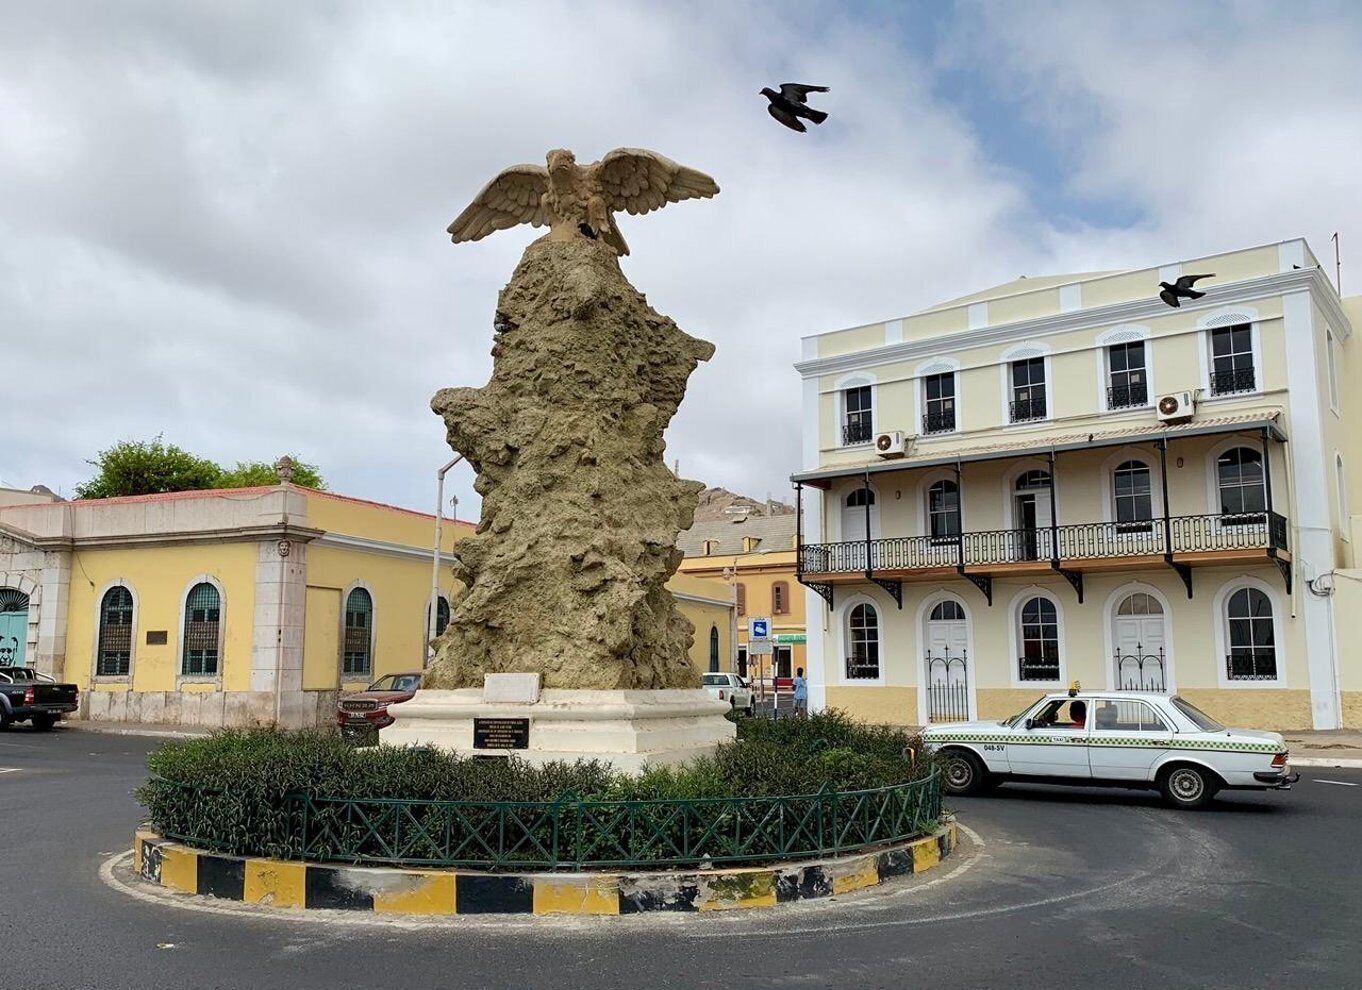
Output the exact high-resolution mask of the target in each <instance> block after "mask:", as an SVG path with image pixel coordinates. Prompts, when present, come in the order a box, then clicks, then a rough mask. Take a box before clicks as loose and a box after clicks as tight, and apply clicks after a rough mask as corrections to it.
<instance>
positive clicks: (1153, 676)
mask: <svg viewBox="0 0 1362 990" xmlns="http://www.w3.org/2000/svg"><path fill="white" fill-rule="evenodd" d="M1163 672H1164V666H1163V650H1162V649H1160V650H1159V652H1158V653H1148V654H1136V653H1121V652H1120V651H1119V650H1118V651H1117V652H1116V690H1118V691H1166V690H1167V681H1166V680H1165V679H1164V676H1163Z"/></svg>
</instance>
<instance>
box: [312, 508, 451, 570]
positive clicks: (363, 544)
mask: <svg viewBox="0 0 1362 990" xmlns="http://www.w3.org/2000/svg"><path fill="white" fill-rule="evenodd" d="M431 518H432V519H434V518H435V517H434V516H431ZM315 542H316V543H317V544H318V545H319V546H324V547H338V548H341V549H345V550H358V551H359V552H361V553H376V554H382V555H384V556H387V557H406V558H408V559H411V558H416V559H420V560H431V559H432V558H433V557H434V556H435V551H434V550H433V549H431V548H429V547H424V548H423V547H410V546H407V545H405V544H402V543H389V542H388V541H387V540H370V539H367V538H366V537H363V536H351V535H349V534H348V533H322V534H321V535H320V536H319V537H317V539H316V541H315ZM440 553H441V555H442V556H447V555H448V553H449V551H448V550H441V551H440Z"/></svg>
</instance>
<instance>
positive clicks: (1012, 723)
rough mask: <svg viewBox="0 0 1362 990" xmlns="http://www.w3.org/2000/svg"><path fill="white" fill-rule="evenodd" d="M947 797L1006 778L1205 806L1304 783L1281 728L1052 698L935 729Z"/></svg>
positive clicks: (1135, 700)
mask: <svg viewBox="0 0 1362 990" xmlns="http://www.w3.org/2000/svg"><path fill="white" fill-rule="evenodd" d="M922 741H923V743H924V744H925V745H926V747H927V749H928V750H929V751H934V752H936V753H938V754H939V755H940V756H941V758H942V761H943V772H944V786H945V790H946V792H947V793H949V794H973V793H977V792H979V791H983V790H986V789H987V788H989V787H990V786H992V785H996V784H999V783H1002V782H1004V781H1008V780H1028V781H1037V782H1043V783H1055V784H1080V785H1089V786H1092V785H1103V786H1116V787H1135V788H1149V789H1157V790H1158V791H1159V792H1160V793H1161V794H1162V795H1163V797H1164V800H1166V801H1167V802H1168V803H1169V804H1171V805H1174V806H1175V807H1179V808H1200V807H1203V806H1205V805H1206V804H1208V803H1209V802H1210V801H1211V799H1212V798H1214V797H1215V794H1216V792H1217V791H1219V790H1222V789H1227V788H1235V789H1244V790H1250V789H1251V790H1268V789H1275V790H1287V789H1289V788H1290V787H1291V784H1292V783H1294V782H1295V781H1297V780H1299V779H1300V774H1293V773H1292V772H1291V768H1290V766H1289V765H1288V763H1287V750H1286V742H1285V740H1283V739H1282V737H1281V735H1280V734H1279V733H1276V732H1262V731H1258V730H1255V729H1227V728H1225V726H1223V725H1221V724H1220V723H1219V722H1217V721H1216V720H1215V719H1213V718H1211V717H1210V716H1209V715H1207V714H1206V713H1205V712H1203V711H1201V710H1199V709H1198V708H1196V707H1195V706H1194V705H1192V704H1190V703H1189V702H1187V701H1185V700H1183V699H1182V698H1180V697H1178V696H1177V695H1166V694H1145V693H1137V692H1133V691H1112V692H1104V691H1082V690H1079V689H1074V690H1071V691H1069V692H1068V693H1057V694H1047V695H1045V696H1044V697H1042V698H1040V699H1039V700H1038V701H1036V702H1034V703H1032V704H1031V705H1028V706H1027V707H1026V708H1024V709H1022V710H1021V711H1020V712H1018V713H1017V714H1016V715H1013V716H1012V717H1011V718H1008V719H1004V720H1003V721H1001V722H963V723H956V724H954V725H935V726H931V727H929V728H927V729H925V730H923V733H922Z"/></svg>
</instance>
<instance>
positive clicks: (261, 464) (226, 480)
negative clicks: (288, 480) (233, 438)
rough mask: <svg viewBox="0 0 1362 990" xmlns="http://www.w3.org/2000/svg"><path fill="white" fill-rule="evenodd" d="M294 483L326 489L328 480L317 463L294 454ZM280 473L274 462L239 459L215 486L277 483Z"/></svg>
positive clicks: (253, 486) (248, 486)
mask: <svg viewBox="0 0 1362 990" xmlns="http://www.w3.org/2000/svg"><path fill="white" fill-rule="evenodd" d="M288 456H289V457H290V458H291V459H292V461H293V483H294V484H295V485H301V486H302V487H304V488H317V489H320V490H321V491H326V482H325V481H324V480H323V479H322V475H321V472H320V471H318V470H317V465H315V464H305V463H303V462H302V461H301V460H299V459H298V458H297V457H294V456H293V455H292V454H289V455H288ZM277 484H279V475H278V474H277V473H276V472H275V470H274V462H266V461H237V465H236V467H234V468H231V469H230V470H224V471H223V472H222V477H221V478H219V479H218V483H217V484H216V485H215V486H214V487H215V488H255V487H256V486H258V485H277Z"/></svg>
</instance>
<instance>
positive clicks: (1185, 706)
mask: <svg viewBox="0 0 1362 990" xmlns="http://www.w3.org/2000/svg"><path fill="white" fill-rule="evenodd" d="M1171 700H1172V702H1173V707H1174V708H1176V709H1177V710H1178V711H1180V712H1182V714H1184V715H1186V716H1187V717H1188V718H1190V719H1191V720H1192V724H1193V725H1195V726H1196V727H1197V728H1198V729H1200V730H1201V731H1202V732H1219V731H1220V730H1221V729H1223V728H1225V727H1224V726H1223V725H1221V724H1220V723H1219V722H1217V721H1216V720H1215V719H1213V718H1211V716H1209V715H1207V714H1206V713H1205V712H1203V711H1202V710H1201V709H1200V708H1198V707H1197V706H1196V705H1193V704H1189V703H1188V702H1186V701H1183V700H1182V699H1181V698H1179V697H1177V696H1176V695H1174V696H1173V698H1172V699H1171Z"/></svg>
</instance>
